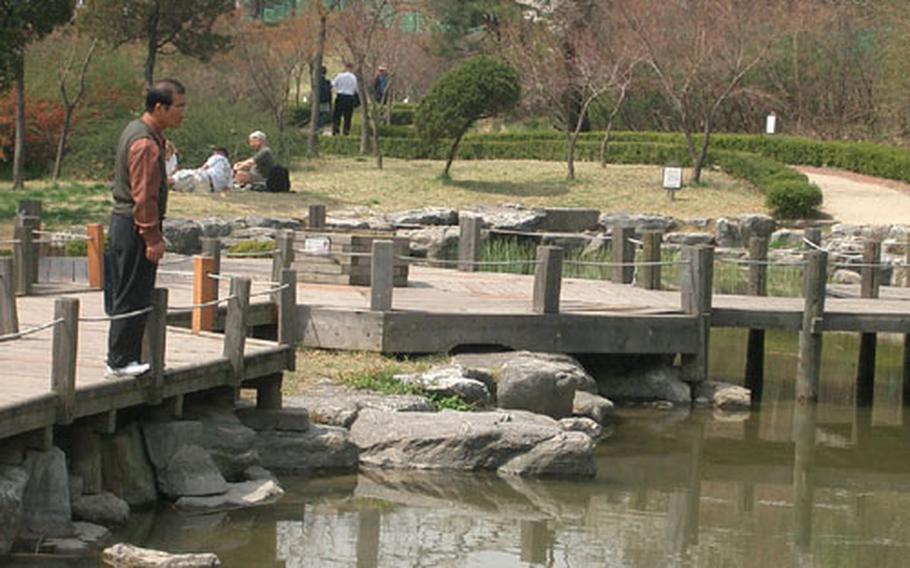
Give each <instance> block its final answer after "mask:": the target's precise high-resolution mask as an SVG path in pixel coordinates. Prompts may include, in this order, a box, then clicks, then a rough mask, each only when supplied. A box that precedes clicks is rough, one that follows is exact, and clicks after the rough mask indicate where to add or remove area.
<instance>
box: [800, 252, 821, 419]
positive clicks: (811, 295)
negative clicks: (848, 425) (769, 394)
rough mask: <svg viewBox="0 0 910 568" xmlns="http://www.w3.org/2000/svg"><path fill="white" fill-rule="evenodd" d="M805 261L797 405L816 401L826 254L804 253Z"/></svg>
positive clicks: (819, 371) (819, 367)
mask: <svg viewBox="0 0 910 568" xmlns="http://www.w3.org/2000/svg"><path fill="white" fill-rule="evenodd" d="M806 261H807V264H806V269H805V272H804V273H803V298H804V299H805V304H804V309H803V322H802V328H801V329H800V331H799V365H798V367H797V372H796V401H797V402H798V403H799V404H807V403H814V402H817V401H818V380H819V376H820V373H821V361H822V324H823V320H822V318H823V317H824V315H825V284H826V281H827V276H828V273H827V270H828V253H826V252H825V251H820V250H816V251H810V252H808V253H806Z"/></svg>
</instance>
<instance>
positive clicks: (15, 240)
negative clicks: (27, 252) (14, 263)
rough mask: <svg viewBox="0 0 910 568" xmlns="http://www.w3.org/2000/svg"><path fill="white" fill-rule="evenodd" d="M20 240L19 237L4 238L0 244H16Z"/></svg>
mask: <svg viewBox="0 0 910 568" xmlns="http://www.w3.org/2000/svg"><path fill="white" fill-rule="evenodd" d="M21 242H22V241H20V240H19V239H6V240H4V241H0V245H18V244H19V243H21Z"/></svg>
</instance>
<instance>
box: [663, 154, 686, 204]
mask: <svg viewBox="0 0 910 568" xmlns="http://www.w3.org/2000/svg"><path fill="white" fill-rule="evenodd" d="M682 179H683V169H682V167H680V166H679V165H678V164H673V163H671V164H667V165H666V166H664V176H663V187H664V189H665V190H666V191H667V197H669V198H670V201H673V200H674V199H676V192H677V191H679V190H680V189H682Z"/></svg>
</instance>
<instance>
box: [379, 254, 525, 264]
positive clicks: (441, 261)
mask: <svg viewBox="0 0 910 568" xmlns="http://www.w3.org/2000/svg"><path fill="white" fill-rule="evenodd" d="M396 258H397V259H398V260H404V261H407V262H411V263H423V264H442V265H465V266H514V265H533V264H540V261H539V260H535V259H516V260H448V259H431V258H418V257H416V256H398V257H396Z"/></svg>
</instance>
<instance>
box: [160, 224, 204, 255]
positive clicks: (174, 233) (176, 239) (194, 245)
mask: <svg viewBox="0 0 910 568" xmlns="http://www.w3.org/2000/svg"><path fill="white" fill-rule="evenodd" d="M164 238H165V241H166V242H167V244H168V246H167V250H168V252H173V253H177V254H198V253H199V252H200V251H201V250H202V240H201V239H202V226H201V225H200V224H199V223H198V222H196V221H193V220H192V219H165V220H164Z"/></svg>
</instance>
